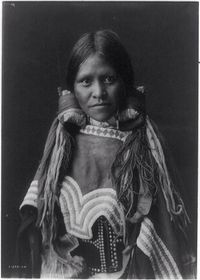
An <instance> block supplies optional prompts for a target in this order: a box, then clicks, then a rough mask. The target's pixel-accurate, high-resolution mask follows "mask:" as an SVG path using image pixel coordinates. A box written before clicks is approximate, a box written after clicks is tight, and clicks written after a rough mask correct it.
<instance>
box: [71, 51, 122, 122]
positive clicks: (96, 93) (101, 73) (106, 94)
mask: <svg viewBox="0 0 200 280" xmlns="http://www.w3.org/2000/svg"><path fill="white" fill-rule="evenodd" d="M122 91H123V82H122V81H121V79H120V77H118V75H117V73H116V71H115V70H114V69H113V67H111V66H110V64H108V63H107V62H106V61H105V60H104V58H103V57H101V56H100V55H98V54H94V55H91V56H89V57H88V59H87V60H86V61H84V62H83V63H82V64H81V66H80V68H79V71H78V73H77V75H76V79H75V83H74V93H75V96H76V98H77V99H78V102H79V104H80V106H81V108H82V110H83V111H84V112H85V113H86V114H87V115H89V116H90V117H91V118H93V119H95V120H97V121H107V120H108V119H110V118H111V117H112V116H113V115H115V114H116V112H117V110H118V107H119V102H120V96H121V95H122Z"/></svg>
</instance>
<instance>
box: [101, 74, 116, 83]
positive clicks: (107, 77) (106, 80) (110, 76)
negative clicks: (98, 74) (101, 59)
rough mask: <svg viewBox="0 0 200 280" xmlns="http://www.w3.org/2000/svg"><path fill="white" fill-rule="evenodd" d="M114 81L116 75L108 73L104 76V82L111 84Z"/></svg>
mask: <svg viewBox="0 0 200 280" xmlns="http://www.w3.org/2000/svg"><path fill="white" fill-rule="evenodd" d="M115 81H116V77H115V76H112V75H108V76H105V77H104V83H105V84H112V83H114V82H115Z"/></svg>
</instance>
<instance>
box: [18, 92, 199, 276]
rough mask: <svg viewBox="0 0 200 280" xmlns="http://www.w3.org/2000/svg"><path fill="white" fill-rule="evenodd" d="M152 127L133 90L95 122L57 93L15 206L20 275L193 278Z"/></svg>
mask: <svg viewBox="0 0 200 280" xmlns="http://www.w3.org/2000/svg"><path fill="white" fill-rule="evenodd" d="M142 98H143V97H142ZM158 134H159V133H158V132H157V131H156V128H155V126H154V125H153V124H152V122H151V120H150V119H149V118H148V116H146V115H145V112H144V105H143V104H142V102H141V93H138V96H134V97H129V98H127V106H126V108H123V110H122V111H121V112H120V114H119V116H118V119H117V121H116V120H115V119H114V118H112V119H111V120H109V121H108V122H104V123H101V122H97V121H95V120H92V119H90V118H88V117H87V116H85V114H84V113H83V112H82V111H81V109H80V108H79V106H78V104H77V103H76V100H75V98H74V96H73V95H72V94H71V93H70V92H67V91H64V92H63V94H62V95H61V97H60V104H59V112H58V117H57V118H56V119H55V121H54V122H53V124H52V127H51V129H50V132H49V135H48V138H47V142H46V145H45V150H44V154H43V158H42V160H41V164H40V166H39V168H38V170H37V173H36V175H35V178H34V180H33V181H32V183H31V185H30V187H29V189H28V192H27V194H26V195H25V198H24V200H23V202H22V204H21V206H20V211H21V215H22V219H23V222H22V225H21V228H20V230H19V233H18V242H17V256H16V265H17V266H18V268H19V269H18V271H17V272H16V275H17V276H18V277H41V278H115V279H117V278H128V279H139V278H140V279H141V278H143V279H147V278H156V279H172V278H173V279H174V278H175V279H181V278H195V274H194V257H193V256H192V254H191V252H190V250H189V247H188V240H187V234H186V230H187V229H186V227H187V224H188V222H189V218H188V216H187V213H186V210H185V207H184V204H183V201H182V199H181V198H180V196H179V194H178V193H177V191H176V190H175V188H174V185H173V183H172V180H171V178H170V175H169V173H168V168H167V164H166V159H165V155H164V152H163V148H162V145H161V141H160V139H159V135H158ZM17 266H16V267H17Z"/></svg>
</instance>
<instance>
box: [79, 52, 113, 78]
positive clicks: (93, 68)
mask: <svg viewBox="0 0 200 280" xmlns="http://www.w3.org/2000/svg"><path fill="white" fill-rule="evenodd" d="M107 72H109V73H115V69H114V68H113V67H112V66H111V65H110V64H109V63H108V62H107V61H106V60H105V58H104V57H103V56H101V55H99V54H93V55H90V56H89V57H88V58H87V59H86V60H85V61H84V62H83V63H82V64H81V65H80V67H79V70H78V73H77V77H78V76H82V75H96V74H97V75H98V74H99V75H101V74H105V73H107Z"/></svg>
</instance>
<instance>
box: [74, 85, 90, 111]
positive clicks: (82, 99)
mask: <svg viewBox="0 0 200 280" xmlns="http://www.w3.org/2000/svg"><path fill="white" fill-rule="evenodd" d="M74 94H75V97H76V99H77V100H78V103H79V105H80V106H81V107H84V106H85V105H86V103H87V94H86V92H83V90H80V89H78V88H74Z"/></svg>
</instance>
